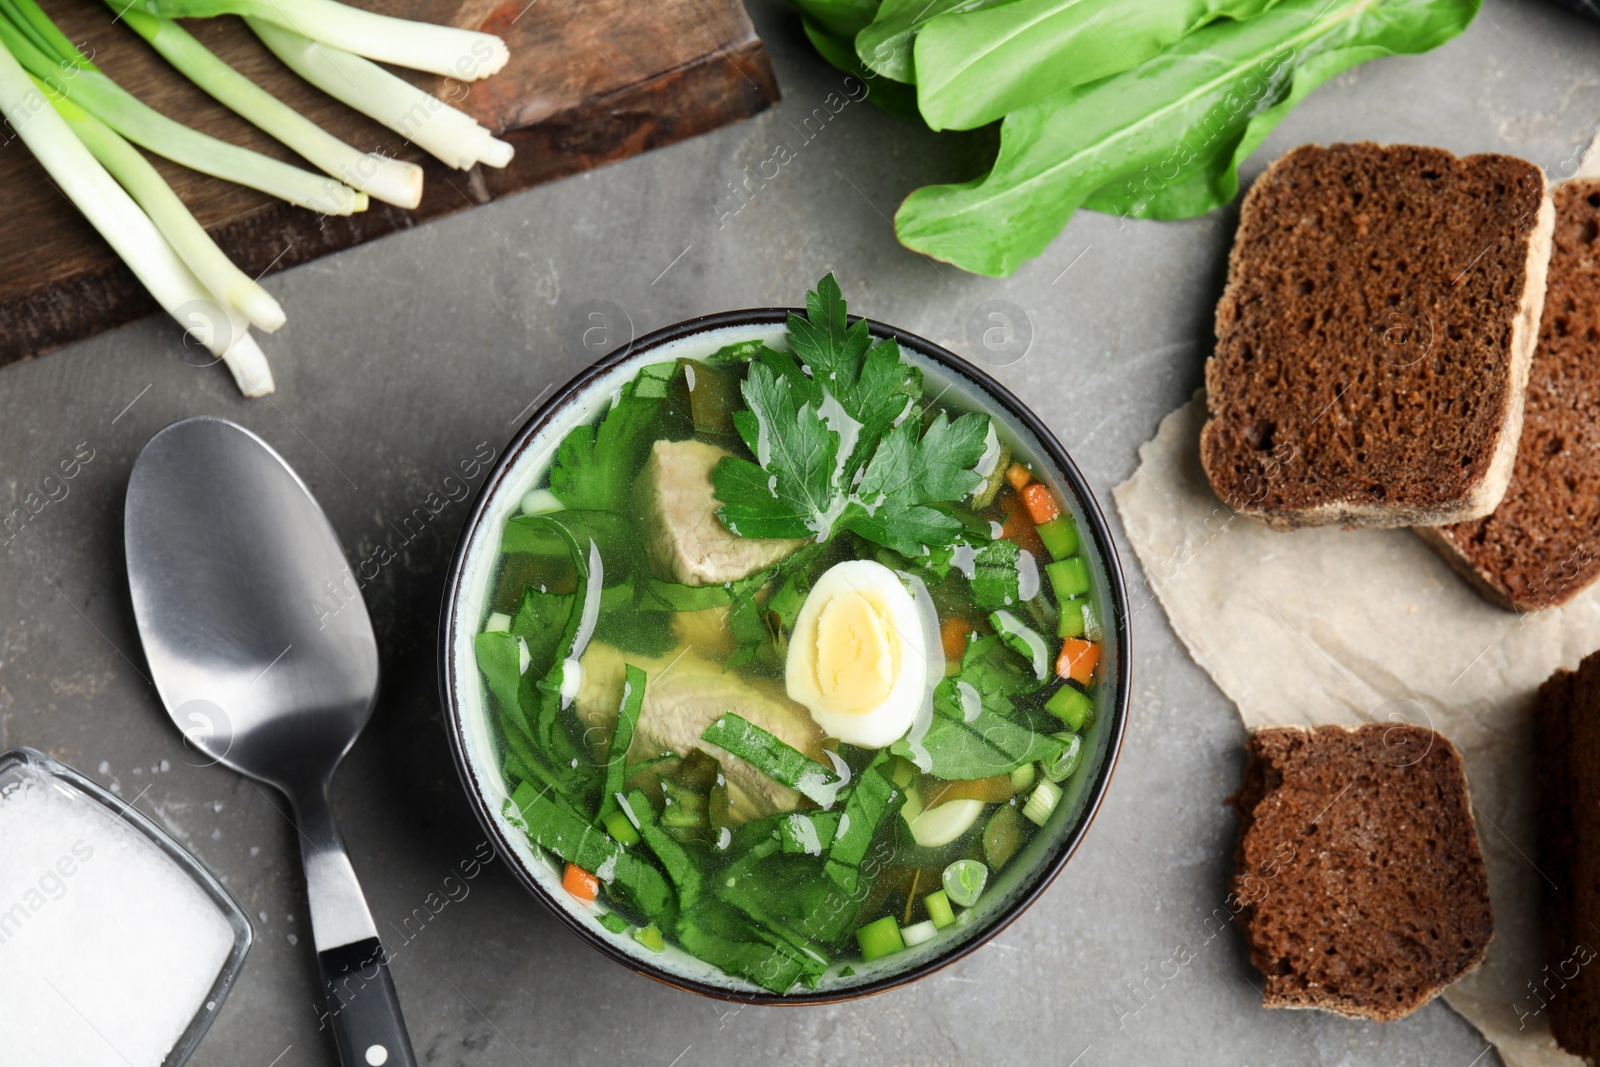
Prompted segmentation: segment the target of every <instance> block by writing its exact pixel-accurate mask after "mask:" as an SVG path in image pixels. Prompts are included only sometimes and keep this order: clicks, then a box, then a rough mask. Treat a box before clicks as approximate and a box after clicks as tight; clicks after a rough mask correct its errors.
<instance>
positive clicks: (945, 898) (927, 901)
mask: <svg viewBox="0 0 1600 1067" xmlns="http://www.w3.org/2000/svg"><path fill="white" fill-rule="evenodd" d="M922 906H923V907H925V908H927V909H928V921H929V922H931V923H933V925H934V926H936V927H938V928H939V929H941V930H943V929H944V928H945V927H946V926H949V925H950V924H951V923H953V922H955V921H956V913H955V909H953V908H951V907H950V895H949V894H948V893H946V892H945V891H944V890H943V889H941V890H939V891H938V892H937V893H929V894H928V895H927V896H925V897H923V898H922Z"/></svg>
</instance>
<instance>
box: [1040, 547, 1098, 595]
mask: <svg viewBox="0 0 1600 1067" xmlns="http://www.w3.org/2000/svg"><path fill="white" fill-rule="evenodd" d="M1044 572H1045V573H1046V574H1048V575H1049V576H1050V588H1052V589H1054V590H1055V591H1056V600H1057V601H1061V602H1065V601H1068V600H1071V599H1072V598H1073V597H1075V596H1082V595H1083V594H1085V593H1087V592H1088V591H1089V563H1088V561H1087V560H1085V559H1084V558H1083V557H1082V556H1068V557H1067V558H1066V559H1058V560H1056V561H1055V562H1054V563H1052V564H1050V565H1049V566H1047V567H1045V569H1044Z"/></svg>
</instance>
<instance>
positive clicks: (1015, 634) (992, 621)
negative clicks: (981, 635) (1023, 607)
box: [989, 609, 1050, 680]
mask: <svg viewBox="0 0 1600 1067" xmlns="http://www.w3.org/2000/svg"><path fill="white" fill-rule="evenodd" d="M989 625H991V626H993V627H994V630H995V633H997V634H999V635H1000V640H1002V641H1004V642H1005V643H1006V647H1008V648H1010V649H1011V650H1012V651H1013V652H1015V653H1017V654H1018V655H1019V656H1021V657H1022V658H1023V659H1025V660H1027V661H1028V664H1029V666H1031V667H1032V668H1033V676H1034V677H1035V678H1037V679H1041V680H1042V679H1043V678H1045V677H1046V675H1048V674H1049V671H1050V646H1049V645H1047V644H1045V640H1044V638H1043V637H1041V636H1039V634H1038V632H1037V631H1035V630H1034V629H1033V627H1031V626H1029V625H1028V624H1027V623H1025V622H1023V621H1022V620H1021V619H1019V618H1017V617H1016V616H1015V615H1013V614H1011V612H1009V611H1005V610H1003V609H1002V610H1000V611H994V612H990V613H989Z"/></svg>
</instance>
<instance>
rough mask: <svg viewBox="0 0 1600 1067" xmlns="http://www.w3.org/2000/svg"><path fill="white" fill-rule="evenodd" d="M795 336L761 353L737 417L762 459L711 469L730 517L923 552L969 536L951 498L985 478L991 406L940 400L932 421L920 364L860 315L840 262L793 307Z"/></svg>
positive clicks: (752, 527) (787, 532)
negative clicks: (844, 286) (848, 299)
mask: <svg viewBox="0 0 1600 1067" xmlns="http://www.w3.org/2000/svg"><path fill="white" fill-rule="evenodd" d="M789 345H790V348H791V350H792V353H784V352H779V351H776V350H774V349H770V348H763V349H762V351H761V352H760V353H759V354H758V355H757V357H756V359H755V360H754V361H753V362H752V363H751V364H750V370H749V372H748V373H747V375H746V378H745V381H744V385H743V387H742V389H741V392H742V394H743V396H744V401H745V404H746V410H744V411H741V412H738V413H736V414H735V415H734V417H733V423H734V427H735V429H737V430H738V432H739V435H740V437H741V438H743V440H744V443H745V444H746V446H748V447H749V449H750V452H751V453H752V454H753V455H754V456H755V457H756V459H755V462H751V461H750V460H748V459H744V458H741V457H737V456H732V457H728V458H726V459H723V460H722V461H721V462H719V463H718V464H717V466H716V468H715V469H714V470H713V471H712V474H711V481H712V485H713V486H714V488H715V490H716V498H717V499H718V500H719V501H721V502H722V507H721V508H720V509H719V510H718V516H719V517H720V518H721V520H722V523H723V525H724V526H726V527H727V528H728V529H729V530H731V531H732V532H734V533H735V534H738V535H739V536H741V537H810V538H813V539H815V540H817V541H826V540H828V539H829V538H831V537H832V536H833V535H834V534H836V533H838V532H839V531H841V530H853V531H855V532H856V533H858V534H860V535H861V536H862V537H864V538H866V539H868V540H870V541H873V542H875V543H877V544H879V545H883V546H885V547H887V548H892V549H894V550H895V551H897V552H900V553H902V554H904V555H906V556H913V557H914V556H920V555H923V554H924V547H925V546H928V547H944V546H949V545H952V544H955V543H957V542H958V541H960V540H961V539H962V537H963V533H964V530H965V524H964V523H963V522H962V520H961V519H959V518H957V517H956V516H954V515H952V514H951V512H950V505H954V504H955V503H957V502H959V501H960V500H962V499H963V498H965V497H966V496H968V495H969V494H971V493H972V491H973V490H975V489H976V488H977V487H978V486H979V485H980V484H981V482H982V480H983V479H982V476H981V475H979V473H978V472H977V470H976V468H977V466H978V465H979V464H980V463H981V462H982V461H983V459H984V457H985V456H986V455H987V454H989V452H990V451H991V449H992V444H993V440H992V439H993V429H992V427H991V425H990V421H989V418H988V416H986V415H978V414H966V415H962V416H960V417H958V418H956V419H954V420H952V419H951V418H950V417H949V416H948V415H946V414H944V413H943V412H940V413H939V414H938V415H936V416H935V417H934V418H933V420H932V421H931V422H929V423H927V425H926V428H924V420H923V418H922V408H921V406H920V405H919V404H918V401H919V400H920V398H921V395H922V376H921V374H920V373H919V372H918V371H917V369H916V368H915V367H912V366H911V365H910V364H908V363H906V362H905V361H904V360H902V358H901V356H900V349H899V346H898V345H896V344H895V343H894V342H893V341H892V340H884V341H878V342H877V343H873V341H872V338H871V336H870V334H869V333H868V329H867V324H866V322H865V320H859V321H857V322H855V323H853V324H852V323H850V322H849V320H848V317H847V314H846V305H845V301H844V298H843V297H842V296H841V295H840V292H839V285H838V282H836V281H835V280H834V277H833V275H831V274H830V275H828V276H827V277H825V278H823V279H822V281H821V282H819V283H818V284H817V289H816V291H815V292H811V293H807V294H806V314H805V315H803V316H801V315H794V314H791V315H790V316H789ZM941 505H943V506H942V507H941Z"/></svg>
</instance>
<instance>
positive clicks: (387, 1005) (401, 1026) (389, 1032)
mask: <svg viewBox="0 0 1600 1067" xmlns="http://www.w3.org/2000/svg"><path fill="white" fill-rule="evenodd" d="M317 962H318V963H320V964H321V965H322V985H323V988H324V989H325V990H326V991H327V994H328V1014H327V1015H326V1016H325V1017H324V1023H325V1024H326V1025H328V1026H330V1027H332V1029H333V1039H334V1043H335V1044H337V1045H338V1047H339V1062H340V1063H341V1064H343V1065H344V1067H417V1057H416V1054H415V1053H413V1052H412V1051H411V1039H410V1038H409V1037H408V1036H407V1035H406V1021H405V1017H404V1016H403V1015H401V1013H400V998H399V997H398V996H397V995H396V994H395V991H394V982H393V980H391V979H390V977H389V961H388V957H387V956H385V955H384V951H383V944H382V942H380V941H379V940H378V939H377V938H375V937H369V938H367V939H366V940H365V941H355V942H352V943H350V944H348V945H340V946H339V947H338V948H331V949H328V950H327V951H326V952H320V953H318V954H317Z"/></svg>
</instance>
